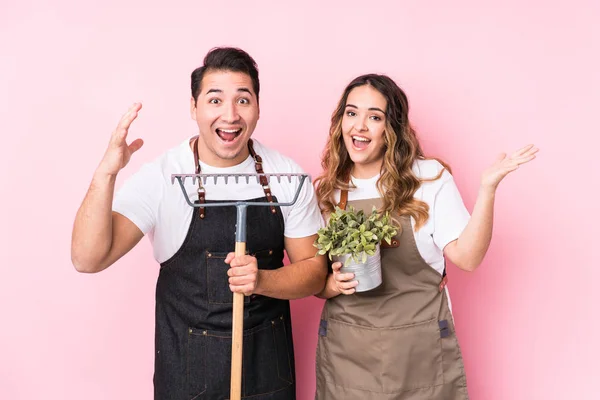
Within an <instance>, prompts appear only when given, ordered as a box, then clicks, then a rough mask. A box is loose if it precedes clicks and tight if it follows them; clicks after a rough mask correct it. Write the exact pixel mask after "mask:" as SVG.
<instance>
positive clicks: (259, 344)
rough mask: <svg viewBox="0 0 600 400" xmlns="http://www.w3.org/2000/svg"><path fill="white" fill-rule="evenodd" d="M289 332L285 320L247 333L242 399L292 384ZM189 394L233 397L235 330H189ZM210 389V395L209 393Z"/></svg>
mask: <svg viewBox="0 0 600 400" xmlns="http://www.w3.org/2000/svg"><path fill="white" fill-rule="evenodd" d="M288 350H289V349H288V332H287V328H286V325H285V320H284V317H283V316H281V317H278V318H276V319H273V320H270V321H267V322H266V323H264V324H262V325H259V326H257V327H255V328H252V329H248V330H245V331H244V344H243V345H242V352H243V355H242V357H243V359H242V362H243V364H242V396H243V397H247V396H258V395H262V394H269V393H273V392H277V391H279V390H282V389H285V388H287V387H289V386H290V385H292V381H293V378H292V366H291V358H290V354H289V351H288ZM187 363H188V365H187V370H188V378H187V380H188V394H189V398H190V399H194V400H199V399H201V398H203V396H202V395H209V396H212V395H215V393H227V394H229V385H230V380H231V331H223V332H221V331H209V330H203V329H197V328H189V335H188V354H187ZM207 388H208V393H206V394H205V392H206V391H207Z"/></svg>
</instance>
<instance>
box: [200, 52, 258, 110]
mask: <svg viewBox="0 0 600 400" xmlns="http://www.w3.org/2000/svg"><path fill="white" fill-rule="evenodd" d="M203 63H204V64H203V65H202V66H201V67H198V68H196V69H195V70H194V72H192V96H193V97H194V100H198V95H199V94H200V84H201V83H202V78H203V77H204V74H206V73H207V72H212V71H231V72H242V73H244V74H246V75H248V76H250V78H251V79H252V89H254V93H255V94H256V101H257V102H258V93H259V92H260V82H259V80H258V67H257V66H256V61H254V59H253V58H252V57H250V55H249V54H248V53H246V52H245V51H244V50H241V49H238V48H235V47H215V48H214V49H212V50H211V51H209V52H208V54H207V55H206V57H204V62H203Z"/></svg>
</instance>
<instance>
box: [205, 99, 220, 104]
mask: <svg viewBox="0 0 600 400" xmlns="http://www.w3.org/2000/svg"><path fill="white" fill-rule="evenodd" d="M208 102H209V103H210V104H219V103H220V102H221V100H219V99H210V100H209V101H208Z"/></svg>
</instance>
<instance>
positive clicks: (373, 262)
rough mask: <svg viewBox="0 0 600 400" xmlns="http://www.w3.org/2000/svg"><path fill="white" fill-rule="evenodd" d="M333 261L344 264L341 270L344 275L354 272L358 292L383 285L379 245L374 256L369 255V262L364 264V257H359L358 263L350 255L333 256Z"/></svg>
mask: <svg viewBox="0 0 600 400" xmlns="http://www.w3.org/2000/svg"><path fill="white" fill-rule="evenodd" d="M332 259H333V261H334V262H335V261H339V262H341V263H342V269H341V270H340V271H341V272H342V273H347V272H352V273H353V274H354V280H357V281H358V286H356V288H355V289H356V291H357V292H366V291H368V290H371V289H375V288H376V287H377V286H379V285H381V253H380V252H379V245H377V246H376V247H375V254H374V255H372V256H370V255H367V260H366V261H365V262H364V263H363V262H361V261H362V256H358V261H355V260H353V259H352V258H351V256H350V254H344V255H341V256H333V257H332Z"/></svg>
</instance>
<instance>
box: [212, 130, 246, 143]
mask: <svg viewBox="0 0 600 400" xmlns="http://www.w3.org/2000/svg"><path fill="white" fill-rule="evenodd" d="M216 132H217V135H219V137H220V138H221V140H222V141H224V142H233V141H234V140H235V139H236V138H237V137H238V136H239V135H240V133H241V132H242V128H239V129H223V128H217V131H216Z"/></svg>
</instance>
